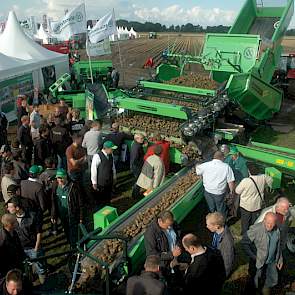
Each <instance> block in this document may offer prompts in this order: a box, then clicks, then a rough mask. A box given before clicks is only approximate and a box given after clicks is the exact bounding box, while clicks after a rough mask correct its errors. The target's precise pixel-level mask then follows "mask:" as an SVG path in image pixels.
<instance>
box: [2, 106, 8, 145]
mask: <svg viewBox="0 0 295 295" xmlns="http://www.w3.org/2000/svg"><path fill="white" fill-rule="evenodd" d="M7 127H8V121H7V118H6V115H5V114H4V113H3V112H1V111H0V146H2V145H3V144H7Z"/></svg>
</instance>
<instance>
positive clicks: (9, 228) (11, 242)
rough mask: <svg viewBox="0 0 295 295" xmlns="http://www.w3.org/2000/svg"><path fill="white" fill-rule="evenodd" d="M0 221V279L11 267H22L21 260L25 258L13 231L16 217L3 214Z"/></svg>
mask: <svg viewBox="0 0 295 295" xmlns="http://www.w3.org/2000/svg"><path fill="white" fill-rule="evenodd" d="M1 223H2V226H3V227H2V228H1V229H0V261H1V263H0V279H1V278H4V277H5V276H6V274H7V272H8V271H9V270H11V269H13V268H19V269H22V268H23V267H22V262H23V260H24V259H25V253H24V250H23V248H22V245H21V242H20V239H19V237H18V235H17V233H16V231H15V228H16V226H17V220H16V217H15V216H14V215H12V214H4V215H3V216H2V218H1Z"/></svg>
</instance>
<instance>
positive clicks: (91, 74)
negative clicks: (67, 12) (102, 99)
mask: <svg viewBox="0 0 295 295" xmlns="http://www.w3.org/2000/svg"><path fill="white" fill-rule="evenodd" d="M84 5H85V15H86V1H85V0H84ZM86 19H87V18H86ZM89 42H90V41H89V40H88V28H87V22H86V54H87V56H88V63H89V69H90V78H91V84H93V73H92V63H91V57H90V54H89V52H88V49H87V48H88V44H89Z"/></svg>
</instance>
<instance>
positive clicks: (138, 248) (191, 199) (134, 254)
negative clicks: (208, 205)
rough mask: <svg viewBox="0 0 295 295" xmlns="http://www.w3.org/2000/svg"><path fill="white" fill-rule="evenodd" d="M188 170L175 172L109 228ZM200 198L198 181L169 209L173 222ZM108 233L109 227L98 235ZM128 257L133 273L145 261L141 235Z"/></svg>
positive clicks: (179, 219)
mask: <svg viewBox="0 0 295 295" xmlns="http://www.w3.org/2000/svg"><path fill="white" fill-rule="evenodd" d="M189 169H190V168H187V167H185V168H183V169H182V170H180V171H179V172H177V173H176V174H175V175H174V176H173V177H172V178H170V179H168V180H167V181H165V182H164V184H163V185H161V186H160V187H159V188H157V189H155V190H154V191H153V192H152V193H151V194H150V195H149V196H148V197H145V198H143V199H141V200H140V201H139V202H138V203H136V204H135V205H134V206H133V207H131V208H129V209H128V210H127V211H125V212H124V213H123V214H122V215H120V216H119V217H118V218H117V219H116V220H115V221H114V222H113V223H111V225H110V227H114V228H115V227H116V224H120V222H121V221H122V220H124V219H126V218H128V216H129V215H131V214H133V213H134V212H136V211H140V208H141V207H142V204H144V203H145V202H146V201H147V198H149V199H152V198H153V197H155V196H156V195H157V194H158V193H161V192H162V191H163V190H165V189H166V188H168V187H169V186H171V185H173V183H174V182H175V181H177V179H179V177H182V176H183V175H185V174H186V173H187V172H188V171H189ZM202 198H203V182H202V181H201V180H198V181H197V182H196V183H195V184H194V185H193V186H192V187H191V188H190V189H189V191H187V193H186V194H185V195H184V196H183V197H181V198H180V199H178V200H177V201H176V202H175V203H174V204H172V206H171V207H170V208H169V209H170V210H171V211H172V212H173V214H174V217H175V220H176V221H177V222H181V221H182V220H183V219H184V218H185V217H186V216H187V215H188V214H189V213H190V212H191V210H193V208H194V207H195V206H196V205H197V204H198V203H199V202H200V201H201V200H202ZM108 231H109V227H107V228H106V229H104V230H103V231H102V232H101V233H100V235H107V234H108ZM128 256H129V258H130V261H131V265H132V271H131V272H132V273H134V272H136V271H138V270H139V267H141V265H142V263H143V262H144V259H145V247H144V236H143V234H141V236H140V237H139V238H138V239H137V240H136V242H135V243H133V244H132V246H131V247H130V248H129V250H128Z"/></svg>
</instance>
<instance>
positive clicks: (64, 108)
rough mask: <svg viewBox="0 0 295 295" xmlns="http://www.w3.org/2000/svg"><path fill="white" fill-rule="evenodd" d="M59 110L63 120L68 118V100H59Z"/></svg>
mask: <svg viewBox="0 0 295 295" xmlns="http://www.w3.org/2000/svg"><path fill="white" fill-rule="evenodd" d="M58 110H59V115H60V118H61V120H62V121H65V120H66V119H67V114H68V112H69V107H68V105H67V104H66V101H65V100H64V99H63V98H61V99H60V100H59V105H58Z"/></svg>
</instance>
